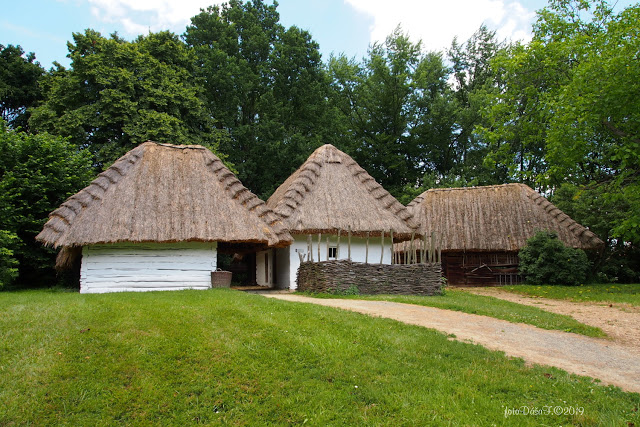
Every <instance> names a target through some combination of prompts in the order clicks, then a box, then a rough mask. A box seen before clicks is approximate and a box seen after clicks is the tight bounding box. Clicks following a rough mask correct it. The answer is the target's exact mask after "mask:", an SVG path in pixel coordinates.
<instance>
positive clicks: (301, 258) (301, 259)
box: [298, 252, 304, 264]
mask: <svg viewBox="0 0 640 427" xmlns="http://www.w3.org/2000/svg"><path fill="white" fill-rule="evenodd" d="M298 258H300V264H302V261H304V255H303V254H302V252H298Z"/></svg>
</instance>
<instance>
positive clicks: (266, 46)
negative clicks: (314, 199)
mask: <svg viewBox="0 0 640 427" xmlns="http://www.w3.org/2000/svg"><path fill="white" fill-rule="evenodd" d="M279 19H280V17H279V14H278V12H277V3H274V4H273V5H266V4H265V3H264V2H263V1H261V0H253V1H251V2H246V3H242V2H241V1H238V0H231V1H229V3H225V4H222V5H221V6H211V7H209V8H208V9H207V10H206V11H202V12H201V13H200V14H198V15H196V16H194V17H193V18H192V19H191V25H190V26H189V27H188V28H187V31H186V33H185V35H184V39H185V40H186V42H187V44H188V45H189V46H191V47H193V49H194V50H195V52H196V55H197V61H198V70H199V72H200V75H201V76H202V78H203V81H204V86H205V88H206V94H207V99H206V105H207V107H208V110H209V112H210V114H211V115H212V116H213V117H214V118H215V119H216V126H217V127H218V128H219V129H224V130H226V131H227V132H228V133H229V135H230V138H229V139H227V140H225V141H223V143H222V144H221V146H220V149H221V151H222V152H224V153H225V154H227V155H228V156H229V160H230V161H231V162H232V163H233V164H234V165H235V167H236V169H237V171H238V176H239V178H240V179H241V180H242V181H243V183H244V184H245V185H247V186H248V187H249V188H251V189H252V190H253V191H254V192H256V193H257V194H259V195H261V196H262V197H267V196H268V195H269V194H271V192H272V191H273V190H274V189H275V188H276V186H277V185H279V184H280V183H282V182H283V181H284V180H285V179H286V178H287V177H288V176H289V175H290V174H291V173H292V172H293V171H294V170H295V169H296V168H297V167H298V166H299V165H300V164H301V163H302V162H303V161H304V159H305V158H306V157H307V156H308V155H309V154H310V152H311V150H312V149H314V148H316V147H317V146H319V145H320V144H322V143H323V141H326V140H327V136H328V135H330V132H329V131H328V130H327V129H328V123H329V122H328V120H327V114H328V103H327V91H328V86H329V83H328V80H327V78H326V74H325V72H324V69H323V66H322V61H321V56H320V53H319V50H318V49H319V47H318V44H317V43H316V42H314V41H313V40H312V38H311V36H310V34H309V33H308V32H306V31H303V30H300V29H299V28H296V27H290V28H288V29H285V28H284V27H283V26H282V25H281V24H280V23H279Z"/></svg>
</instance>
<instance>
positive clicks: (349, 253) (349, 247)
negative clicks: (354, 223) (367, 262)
mask: <svg viewBox="0 0 640 427" xmlns="http://www.w3.org/2000/svg"><path fill="white" fill-rule="evenodd" d="M347 259H348V260H349V261H351V226H349V237H348V239H347Z"/></svg>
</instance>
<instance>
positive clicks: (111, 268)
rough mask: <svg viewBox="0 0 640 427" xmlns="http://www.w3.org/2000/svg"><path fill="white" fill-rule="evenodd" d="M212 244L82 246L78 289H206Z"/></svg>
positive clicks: (214, 261)
mask: <svg viewBox="0 0 640 427" xmlns="http://www.w3.org/2000/svg"><path fill="white" fill-rule="evenodd" d="M216 247H217V245H216V243H200V242H192V243H148V244H131V243H130V244H115V245H95V246H85V247H84V248H83V250H82V266H81V268H80V292H81V293H105V292H123V291H158V290H180V289H208V288H210V287H211V271H215V269H216V264H217V253H216Z"/></svg>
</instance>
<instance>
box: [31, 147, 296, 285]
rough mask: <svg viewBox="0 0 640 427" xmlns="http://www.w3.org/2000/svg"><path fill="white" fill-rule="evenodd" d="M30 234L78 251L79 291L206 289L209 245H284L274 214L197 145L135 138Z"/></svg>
mask: <svg viewBox="0 0 640 427" xmlns="http://www.w3.org/2000/svg"><path fill="white" fill-rule="evenodd" d="M37 239H38V240H39V241H41V242H43V243H44V244H46V245H49V246H53V247H55V248H62V250H61V253H60V255H59V257H58V261H59V264H64V263H69V262H71V261H72V259H73V257H74V256H77V255H80V253H81V255H82V264H81V277H80V292H95V293H99V292H112V291H146V290H166V289H185V288H209V287H211V276H210V272H211V271H215V269H216V265H217V252H218V251H225V252H230V253H233V252H241V251H248V250H259V249H264V248H267V247H281V246H286V245H288V244H290V243H291V241H292V239H291V236H290V234H289V233H288V232H287V231H286V230H285V229H284V228H283V227H282V224H281V221H280V219H279V218H278V217H277V216H276V215H275V214H274V213H273V212H272V211H271V210H270V209H269V208H267V206H266V205H265V203H264V202H263V201H261V200H260V199H258V197H256V196H255V195H254V194H253V193H251V192H250V191H249V190H248V189H247V188H245V187H244V186H243V185H242V183H241V182H240V181H239V180H238V179H237V178H236V177H235V175H234V174H233V173H232V172H231V171H230V170H229V169H228V168H227V167H225V166H224V164H223V163H222V161H221V160H220V159H219V158H218V157H216V156H215V155H214V154H213V153H212V152H211V151H209V150H208V149H206V148H205V147H202V146H198V145H185V146H178V145H169V144H158V143H155V142H145V143H144V144H141V145H139V146H138V147H136V148H134V149H133V150H131V151H129V152H128V153H127V154H125V155H124V156H122V157H121V158H120V159H118V160H117V161H116V162H115V163H114V164H113V165H112V166H111V167H110V168H108V169H107V170H106V171H104V172H103V173H101V174H100V175H99V176H98V178H96V179H95V180H94V181H93V182H92V183H91V184H90V185H89V186H88V187H86V188H84V189H83V190H81V191H79V192H78V193H77V194H75V195H73V196H71V197H70V198H69V199H67V200H66V201H65V202H64V203H63V204H62V205H61V206H60V207H59V208H58V209H56V210H55V211H53V212H52V213H51V214H50V215H49V221H48V222H47V223H46V224H45V226H44V229H43V230H42V232H41V233H40V234H39V235H38V236H37Z"/></svg>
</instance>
